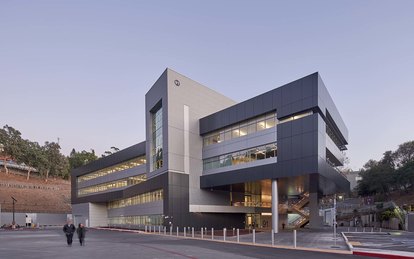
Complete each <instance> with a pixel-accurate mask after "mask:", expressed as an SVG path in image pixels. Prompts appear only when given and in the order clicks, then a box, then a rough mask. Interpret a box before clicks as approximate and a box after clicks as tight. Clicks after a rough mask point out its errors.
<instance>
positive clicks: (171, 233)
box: [170, 226, 172, 236]
mask: <svg viewBox="0 0 414 259" xmlns="http://www.w3.org/2000/svg"><path fill="white" fill-rule="evenodd" d="M170 236H172V227H171V226H170Z"/></svg>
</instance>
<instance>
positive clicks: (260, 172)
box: [72, 69, 349, 231]
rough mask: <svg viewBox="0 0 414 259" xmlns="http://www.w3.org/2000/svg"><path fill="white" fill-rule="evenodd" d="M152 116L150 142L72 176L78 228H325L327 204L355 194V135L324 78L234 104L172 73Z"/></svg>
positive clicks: (150, 106)
mask: <svg viewBox="0 0 414 259" xmlns="http://www.w3.org/2000/svg"><path fill="white" fill-rule="evenodd" d="M145 114H146V122H145V130H146V140H145V141H143V142H141V143H139V144H136V145H134V146H131V147H129V148H126V149H124V150H121V151H119V152H117V153H115V154H113V155H110V156H108V157H104V158H101V159H99V160H97V161H94V162H92V163H90V164H88V165H85V166H83V167H80V168H77V169H75V170H73V171H72V204H73V216H74V218H75V221H78V222H80V221H83V222H85V223H86V224H87V225H89V226H107V225H115V226H124V227H138V226H141V225H164V226H169V225H174V226H182V227H185V226H192V227H238V228H243V227H256V228H268V229H270V228H273V229H275V230H276V231H277V229H278V228H281V227H282V226H284V227H301V226H304V225H306V224H309V226H310V227H318V226H320V225H321V224H322V218H321V217H320V216H319V205H318V203H319V200H320V198H322V197H323V196H325V195H331V194H333V193H337V192H341V193H343V192H348V191H349V182H348V180H347V179H346V177H345V176H344V175H342V174H341V173H340V172H339V170H337V168H336V167H338V166H341V165H342V164H343V161H344V154H343V151H344V150H345V149H346V145H347V144H348V131H347V128H346V126H345V124H344V122H343V120H342V118H341V116H340V114H339V112H338V110H337V108H336V107H335V104H334V102H333V100H332V98H331V97H330V95H329V93H328V91H327V89H326V87H325V85H324V83H323V82H322V79H321V77H320V75H319V73H314V74H311V75H308V76H306V77H303V78H301V79H298V80H296V81H293V82H291V83H288V84H286V85H283V86H281V87H279V88H276V89H273V90H271V91H269V92H266V93H264V94H261V95H258V96H255V97H253V98H251V99H249V100H246V101H244V102H241V103H236V102H235V101H233V100H231V99H229V98H228V97H226V96H223V95H222V94H220V93H217V92H215V91H213V90H211V89H209V88H207V87H205V86H203V85H201V84H199V83H197V82H195V81H193V80H191V79H189V78H187V77H185V76H183V75H181V74H179V73H177V72H174V71H173V70H171V69H166V70H165V72H164V73H163V74H162V75H161V76H160V78H159V79H158V80H157V81H156V82H155V84H154V85H153V86H152V87H151V89H150V90H149V91H148V92H147V94H146V96H145ZM120 134H122V132H120ZM276 225H278V227H277V228H276V227H275V226H276Z"/></svg>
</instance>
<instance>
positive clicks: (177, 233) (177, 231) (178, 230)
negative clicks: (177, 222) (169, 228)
mask: <svg viewBox="0 0 414 259" xmlns="http://www.w3.org/2000/svg"><path fill="white" fill-rule="evenodd" d="M178 231H179V229H178V227H177V237H178Z"/></svg>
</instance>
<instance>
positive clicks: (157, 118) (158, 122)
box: [151, 107, 163, 171]
mask: <svg viewBox="0 0 414 259" xmlns="http://www.w3.org/2000/svg"><path fill="white" fill-rule="evenodd" d="M151 129H152V148H151V160H152V161H151V165H152V170H151V171H153V170H157V169H159V168H161V167H162V162H163V158H162V146H163V145H162V107H160V108H159V109H158V110H156V111H155V112H153V113H152V123H151Z"/></svg>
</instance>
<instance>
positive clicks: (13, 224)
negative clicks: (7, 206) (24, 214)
mask: <svg viewBox="0 0 414 259" xmlns="http://www.w3.org/2000/svg"><path fill="white" fill-rule="evenodd" d="M11 198H12V200H13V221H12V228H16V221H15V220H14V203H15V202H17V200H16V199H15V198H14V197H13V196H11Z"/></svg>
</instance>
